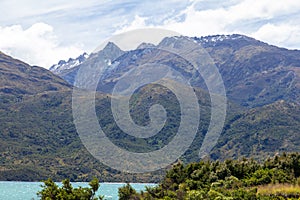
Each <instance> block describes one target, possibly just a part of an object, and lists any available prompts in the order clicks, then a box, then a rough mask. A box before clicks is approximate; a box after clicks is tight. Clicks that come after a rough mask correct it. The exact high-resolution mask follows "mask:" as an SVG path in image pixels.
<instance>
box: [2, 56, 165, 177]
mask: <svg viewBox="0 0 300 200" xmlns="http://www.w3.org/2000/svg"><path fill="white" fill-rule="evenodd" d="M0 77H1V80H0V88H1V90H0V121H1V123H0V180H7V181H9V180H19V181H20V180H22V181H41V180H45V179H47V178H48V177H51V178H53V179H54V180H62V179H64V178H70V179H71V180H73V181H84V180H86V181H87V180H90V179H91V178H92V177H93V176H97V177H99V178H100V179H101V180H106V181H119V182H124V181H132V180H136V181H137V182H139V181H141V182H146V180H147V181H148V180H152V181H157V180H158V177H159V176H158V175H155V174H148V175H145V177H141V176H139V175H132V174H125V173H120V172H117V171H115V170H113V169H110V168H108V167H107V166H104V165H103V164H101V163H100V162H99V161H98V160H97V159H95V158H94V157H93V156H91V155H90V153H89V152H88V151H87V150H86V148H85V147H84V146H83V145H82V143H81V140H80V138H79V136H78V134H77V132H76V128H75V125H74V123H73V115H72V86H71V85H70V84H68V83H67V82H65V81H64V80H63V79H61V78H60V77H58V76H56V75H54V74H53V73H51V72H50V71H48V70H46V69H44V68H41V67H37V66H30V65H28V64H26V63H24V62H22V61H19V60H16V59H14V58H11V57H9V56H7V55H5V54H3V53H0ZM96 100H97V105H99V109H101V110H105V109H104V108H103V106H104V105H105V104H104V103H105V102H106V101H107V100H106V96H101V95H99V96H98V97H97V98H96ZM150 177H152V178H150Z"/></svg>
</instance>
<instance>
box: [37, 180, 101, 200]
mask: <svg viewBox="0 0 300 200" xmlns="http://www.w3.org/2000/svg"><path fill="white" fill-rule="evenodd" d="M89 186H90V188H89V187H86V188H83V187H79V188H73V187H72V184H71V183H70V180H69V179H65V180H63V181H62V187H58V185H57V184H56V183H54V181H52V180H51V179H48V180H46V181H44V185H42V186H41V187H42V190H41V191H39V192H38V193H37V195H38V196H39V197H40V198H41V200H102V199H103V196H99V197H96V196H95V195H96V192H97V190H98V189H99V187H100V184H99V180H98V179H97V178H94V179H93V180H92V181H91V182H89Z"/></svg>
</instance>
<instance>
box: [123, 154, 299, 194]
mask: <svg viewBox="0 0 300 200" xmlns="http://www.w3.org/2000/svg"><path fill="white" fill-rule="evenodd" d="M299 177H300V154H299V153H291V154H283V155H281V156H278V155H277V156H275V157H272V158H268V159H267V160H266V161H265V162H263V163H259V162H257V161H255V160H253V159H246V158H244V159H241V160H225V161H224V162H220V161H214V162H212V161H201V162H198V163H191V164H188V165H184V164H182V163H177V164H175V165H174V166H173V168H172V169H171V170H169V171H168V172H167V174H166V176H165V178H164V179H163V181H162V182H161V183H160V184H159V185H158V186H156V187H154V188H146V192H142V193H140V194H137V193H136V191H134V190H130V189H129V188H130V186H128V185H127V186H124V187H123V188H122V189H120V190H119V191H126V192H125V193H126V195H127V196H126V197H127V199H179V200H180V199H182V200H183V199H184V200H192V199H195V200H197V199H208V200H210V199H234V200H238V199H240V200H247V199H249V200H252V199H253V200H255V199H261V200H268V199H299V198H300V178H299ZM128 196H130V197H128Z"/></svg>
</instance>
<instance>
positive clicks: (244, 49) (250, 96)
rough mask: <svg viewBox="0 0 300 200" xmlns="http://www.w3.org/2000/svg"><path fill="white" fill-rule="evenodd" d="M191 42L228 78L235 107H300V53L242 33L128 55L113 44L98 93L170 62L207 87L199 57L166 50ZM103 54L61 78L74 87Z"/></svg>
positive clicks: (177, 41)
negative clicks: (148, 66) (141, 69)
mask: <svg viewBox="0 0 300 200" xmlns="http://www.w3.org/2000/svg"><path fill="white" fill-rule="evenodd" d="M191 44H192V45H193V47H195V46H198V49H197V51H199V52H200V51H201V49H202V47H203V48H204V49H205V50H206V51H207V53H208V54H209V56H210V57H211V58H212V59H213V61H214V64H215V65H216V67H217V68H218V70H219V72H220V74H221V76H222V78H223V81H224V85H225V89H226V94H227V96H228V98H229V99H230V100H232V101H234V102H235V103H237V104H239V105H242V106H244V107H258V106H263V105H267V104H269V103H273V102H275V101H277V100H286V101H293V102H298V103H300V102H299V99H300V51H298V50H288V49H284V48H279V47H276V46H272V45H268V44H266V43H264V42H261V41H258V40H255V39H253V38H250V37H247V36H244V35H238V34H234V35H216V36H206V37H199V38H197V37H192V38H191V37H184V36H181V37H178V36H174V37H169V38H165V39H163V40H162V41H161V42H160V43H159V44H158V45H157V46H155V45H153V44H146V43H143V44H141V45H140V46H139V47H138V48H137V49H136V50H132V51H127V52H123V51H121V50H120V49H119V48H118V47H116V45H113V44H112V43H111V44H110V45H111V46H113V47H112V48H113V49H112V50H111V49H109V52H111V54H113V55H114V56H112V57H111V58H113V59H107V61H109V65H108V66H107V70H105V71H104V73H103V75H102V78H101V83H99V84H101V85H99V87H98V90H99V91H102V92H108V93H110V92H111V91H112V88H113V86H114V85H115V83H116V82H117V81H118V80H119V78H120V77H121V76H122V75H123V74H124V73H125V72H128V71H130V70H131V69H133V68H136V67H137V66H139V65H143V64H145V63H147V62H151V63H153V64H166V65H168V66H169V67H171V68H173V69H174V70H176V71H177V70H179V71H180V73H183V75H184V77H185V78H186V79H188V80H189V81H190V83H191V84H192V85H193V86H196V87H201V88H203V89H206V85H205V83H204V80H203V79H201V78H199V77H201V76H200V75H199V73H198V72H197V71H195V70H193V71H189V69H191V67H192V66H191V63H190V61H192V62H193V61H195V62H196V60H197V59H198V58H197V55H192V53H190V54H189V58H188V59H189V60H184V59H182V58H179V57H180V56H179V57H178V55H175V54H174V55H170V52H169V53H167V52H166V51H163V49H167V48H173V49H176V51H178V52H185V51H187V50H188V49H189V48H190V46H191ZM194 44H197V45H194ZM194 50H195V49H194ZM103 51H105V49H104V50H103ZM106 51H108V49H107V50H106ZM115 52H117V53H115ZM98 53H100V52H98ZM98 53H95V54H94V55H93V56H91V57H90V58H89V59H87V60H90V61H89V62H85V63H82V64H81V65H79V66H77V67H76V68H73V69H72V70H69V71H64V72H63V73H58V75H59V76H61V77H62V78H64V79H65V80H67V81H68V82H69V83H71V84H73V83H74V78H75V74H76V72H77V70H78V69H79V68H80V67H81V68H83V69H84V68H88V66H92V65H95V63H97V60H95V58H94V57H96V56H97V54H98ZM158 55H159V56H158ZM180 65H181V66H180ZM99 78H100V77H99Z"/></svg>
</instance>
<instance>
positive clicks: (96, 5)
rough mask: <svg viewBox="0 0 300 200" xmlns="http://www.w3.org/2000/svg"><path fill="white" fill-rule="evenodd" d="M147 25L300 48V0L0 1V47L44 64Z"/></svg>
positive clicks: (26, 59) (12, 53)
mask: <svg viewBox="0 0 300 200" xmlns="http://www.w3.org/2000/svg"><path fill="white" fill-rule="evenodd" d="M147 27H152V28H163V29H168V30H172V31H176V32H179V33H181V34H183V35H187V36H198V37H200V36H206V35H215V34H233V33H238V34H244V35H247V36H250V37H254V38H255V39H258V40H262V41H264V42H267V43H269V44H272V45H277V46H280V47H285V48H288V49H300V1H299V0H275V1H274V0H227V1H226V0H195V1H193V0H159V1H158V0H143V1H141V0H72V1H70V0H50V1H40V0H22V1H20V0H1V1H0V51H1V52H3V53H6V54H8V55H10V56H13V57H15V58H17V59H20V60H22V61H25V62H27V63H29V64H31V65H38V66H41V67H45V68H49V67H50V66H51V65H53V64H56V63H57V62H58V61H59V60H67V59H69V58H70V57H72V58H75V57H77V56H79V55H80V54H82V53H83V52H87V53H90V52H92V51H94V50H95V49H96V48H97V47H98V46H99V45H100V44H101V43H102V42H103V41H104V40H105V39H107V38H110V37H111V36H113V35H116V34H119V33H124V32H127V31H130V30H135V29H140V28H147Z"/></svg>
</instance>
